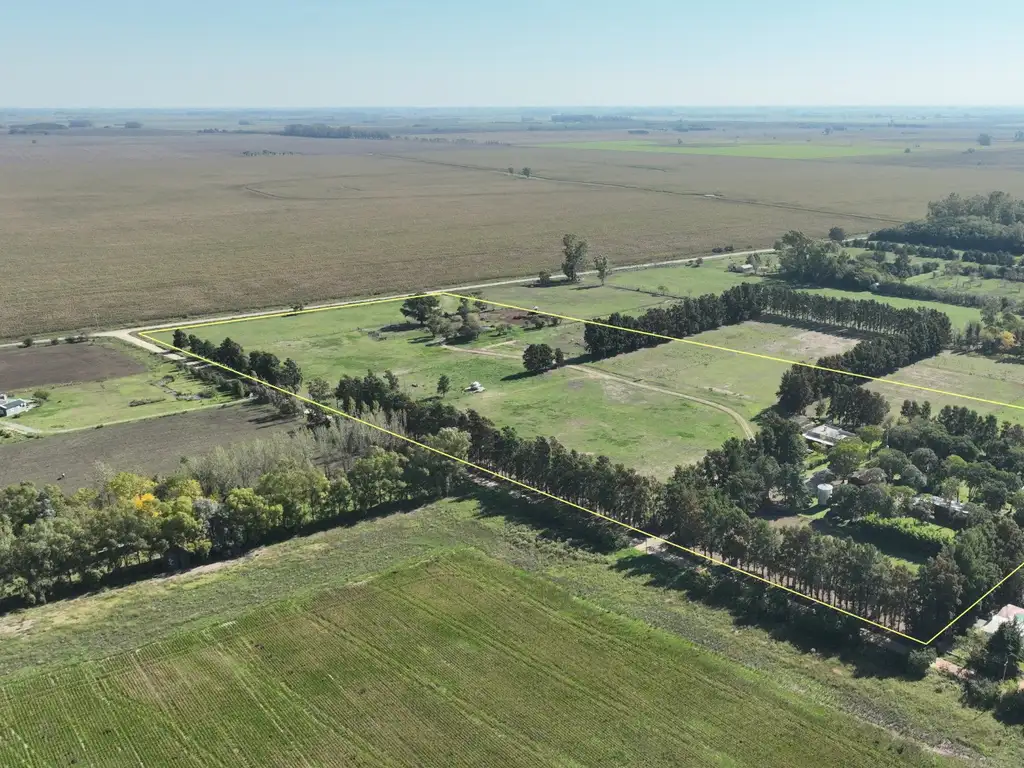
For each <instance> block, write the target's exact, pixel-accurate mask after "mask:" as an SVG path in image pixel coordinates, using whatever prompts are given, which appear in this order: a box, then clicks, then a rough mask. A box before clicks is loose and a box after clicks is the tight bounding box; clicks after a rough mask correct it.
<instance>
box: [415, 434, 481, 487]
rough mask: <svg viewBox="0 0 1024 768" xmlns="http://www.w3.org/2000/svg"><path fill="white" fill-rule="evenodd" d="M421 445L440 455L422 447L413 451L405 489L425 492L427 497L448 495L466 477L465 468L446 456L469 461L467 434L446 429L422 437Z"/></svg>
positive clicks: (468, 439)
mask: <svg viewBox="0 0 1024 768" xmlns="http://www.w3.org/2000/svg"><path fill="white" fill-rule="evenodd" d="M423 443H424V444H425V445H427V446H429V447H430V448H433V449H435V451H440V453H435V451H428V450H426V449H423V448H417V449H416V450H414V451H413V452H412V455H411V456H410V458H409V463H408V465H407V466H406V477H407V478H408V486H409V487H410V488H415V489H417V490H421V491H423V492H425V493H426V495H427V496H432V497H440V496H448V495H450V494H451V493H452V491H453V490H454V489H455V488H456V487H457V486H458V485H459V484H460V483H461V482H462V481H463V480H464V479H465V476H466V468H465V466H464V465H462V464H460V463H458V462H456V461H452V459H451V458H448V457H454V458H456V459H462V460H467V459H468V458H469V446H470V438H469V434H468V433H466V432H462V431H461V430H458V429H455V428H454V427H445V428H444V429H442V430H441V431H440V432H438V433H437V434H436V435H428V436H427V437H425V438H424V439H423ZM442 454H443V455H442Z"/></svg>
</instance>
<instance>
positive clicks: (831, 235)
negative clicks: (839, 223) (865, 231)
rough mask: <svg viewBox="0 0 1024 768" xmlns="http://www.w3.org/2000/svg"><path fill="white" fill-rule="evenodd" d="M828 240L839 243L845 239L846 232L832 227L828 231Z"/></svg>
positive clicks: (840, 228)
mask: <svg viewBox="0 0 1024 768" xmlns="http://www.w3.org/2000/svg"><path fill="white" fill-rule="evenodd" d="M828 239H829V240H833V241H835V242H837V243H841V242H843V241H844V240H845V239H846V230H845V229H843V228H842V227H832V228H831V229H830V230H829V231H828Z"/></svg>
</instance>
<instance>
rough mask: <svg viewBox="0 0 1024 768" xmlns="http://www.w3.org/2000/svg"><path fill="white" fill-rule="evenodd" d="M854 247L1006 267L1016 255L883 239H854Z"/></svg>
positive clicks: (1012, 263)
mask: <svg viewBox="0 0 1024 768" xmlns="http://www.w3.org/2000/svg"><path fill="white" fill-rule="evenodd" d="M851 245H852V246H854V247H855V248H864V249H866V250H869V251H874V252H876V253H892V254H895V255H897V256H904V255H905V256H920V257H922V258H929V259H941V260H943V261H969V262H971V263H974V264H994V265H997V266H1003V267H1008V266H1012V265H1014V264H1016V263H1017V257H1016V256H1014V255H1013V254H1012V253H1010V252H1009V251H996V252H995V253H992V252H989V251H979V250H978V249H976V248H968V249H966V250H964V251H957V250H955V249H953V248H950V247H949V246H936V247H934V248H932V247H929V246H927V245H913V244H907V245H904V244H903V243H895V242H892V243H891V242H886V241H884V240H854V241H853V242H852V243H851Z"/></svg>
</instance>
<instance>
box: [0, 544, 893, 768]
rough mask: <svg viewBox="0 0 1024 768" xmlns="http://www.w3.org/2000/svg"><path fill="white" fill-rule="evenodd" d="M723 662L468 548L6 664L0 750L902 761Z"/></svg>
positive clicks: (192, 755)
mask: <svg viewBox="0 0 1024 768" xmlns="http://www.w3.org/2000/svg"><path fill="white" fill-rule="evenodd" d="M725 669H728V667H726V666H725V665H724V663H723V662H721V661H719V660H715V659H713V657H710V656H707V655H705V654H703V653H701V652H700V651H697V650H696V649H693V648H692V647H690V646H683V645H682V644H681V643H669V642H668V641H667V640H666V639H665V638H664V637H662V636H660V635H654V634H652V631H651V630H650V629H649V628H647V627H643V626H640V625H634V624H630V623H628V622H625V621H624V620H620V619H617V618H614V617H607V616H604V615H602V614H600V613H598V612H597V611H595V610H594V609H592V608H590V607H589V606H586V605H584V604H582V603H579V602H578V601H575V600H574V599H573V598H572V597H571V596H569V595H568V594H567V593H564V592H562V591H560V590H558V589H557V588H554V587H553V586H551V585H549V584H545V583H541V582H534V581H532V580H529V579H526V578H524V577H523V576H522V575H520V574H518V573H517V572H514V571H512V570H511V569H507V568H506V567H504V566H497V565H495V564H493V563H492V562H491V561H485V560H484V559H483V558H481V557H480V556H477V555H474V554H471V553H464V554H455V555H450V556H446V557H443V558H440V559H437V560H433V561H430V562H427V563H424V564H422V565H420V566H416V567H412V568H407V569H403V570H399V571H396V572H393V573H391V574H388V575H386V576H384V577H380V578H378V579H376V580H374V581H371V582H369V583H367V584H363V585H359V586H353V587H348V588H343V589H340V590H336V591H334V592H331V593H328V594H326V595H323V596H320V597H318V598H315V599H313V598H305V599H303V600H302V601H301V602H294V603H284V604H278V605H274V606H268V607H265V608H261V609H259V610H257V611H255V612H253V613H251V614H249V615H248V616H245V617H242V618H240V619H238V620H237V621H235V622H229V623H227V624H225V625H221V626H219V627H211V628H207V629H205V630H201V631H196V632H191V633H187V634H182V635H178V636H176V637H174V638H172V639H169V640H168V641H165V642H161V643H157V644H153V645H149V646H145V647H143V648H140V649H139V650H137V651H135V652H132V653H127V654H122V655H120V656H115V657H112V658H108V659H106V660H103V661H100V662H94V663H87V664H83V665H80V666H77V667H73V668H69V669H65V670H62V671H58V672H54V673H50V674H39V675H36V676H35V677H28V678H25V679H23V680H20V681H17V682H12V683H9V684H8V685H7V686H5V687H3V688H0V722H2V723H4V724H5V725H6V727H5V728H4V729H3V730H2V732H0V765H4V766H8V765H10V766H30V767H35V766H45V767H46V768H50V767H51V766H61V765H72V764H74V765H76V766H104V767H106V766H111V767H113V766H137V765H146V766H162V765H173V766H229V765H230V766H253V767H255V766H278V765H279V766H331V765H338V766H341V765H345V766H350V765H357V766H358V765H366V766H371V765H372V766H389V765H445V766H449V765H450V766H477V765H506V766H517V765H523V766H534V765H552V764H564V763H569V762H575V763H576V764H585V765H616V766H617V765H635V764H644V765H663V764H664V765H674V764H679V762H680V761H683V760H685V761H686V762H687V763H688V764H718V763H720V762H722V761H723V760H727V761H731V762H734V763H735V764H744V765H746V764H751V765H753V764H757V765H780V764H784V765H794V766H799V765H810V764H816V763H820V761H821V759H822V758H823V756H824V755H825V754H826V753H827V754H829V755H830V756H838V759H842V760H846V761H852V762H851V764H852V763H864V762H871V763H872V764H886V763H887V762H891V761H888V760H885V759H884V757H885V756H887V755H888V754H889V753H888V752H886V751H884V750H883V751H879V750H878V748H877V746H876V744H875V743H872V742H871V741H870V740H867V739H858V738H857V736H856V734H854V735H852V736H850V737H848V738H846V739H845V740H843V739H841V740H840V742H839V743H833V744H829V743H827V742H828V740H829V739H833V740H834V738H835V731H836V730H837V729H836V727H835V724H834V723H833V722H832V721H830V720H829V717H828V716H826V715H824V714H823V713H821V712H818V711H816V710H814V709H812V708H806V707H804V708H801V705H795V704H793V703H791V702H788V701H786V700H785V699H784V698H782V697H781V696H779V694H778V693H776V692H774V689H765V688H764V685H765V682H764V681H763V680H759V679H753V678H752V676H750V675H749V674H740V675H739V676H737V673H736V672H735V671H733V672H723V670H725ZM761 695H767V696H768V697H769V698H768V700H767V701H766V702H765V703H763V704H762V703H761V701H760V696H761ZM757 718H761V719H763V720H764V727H763V728H757V729H751V728H749V723H750V722H752V721H754V720H755V719H757ZM854 730H856V728H855V729H854ZM815 740H821V743H820V744H818V743H816V741H815ZM877 740H878V739H877V738H876V742H877ZM72 761H74V762H72Z"/></svg>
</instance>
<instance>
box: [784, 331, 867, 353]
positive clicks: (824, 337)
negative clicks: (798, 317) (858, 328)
mask: <svg viewBox="0 0 1024 768" xmlns="http://www.w3.org/2000/svg"><path fill="white" fill-rule="evenodd" d="M794 342H795V344H794ZM857 342H858V340H857V339H854V338H843V337H842V336H834V335H832V334H831V333H822V332H820V331H802V332H801V333H798V334H796V336H794V337H793V338H792V340H790V341H788V342H785V347H786V348H787V349H789V350H792V351H795V352H796V354H798V355H799V356H800V358H801V359H803V358H805V357H807V358H811V357H813V358H819V357H825V356H827V355H837V354H839V353H841V352H845V351H846V350H848V349H852V348H853V347H855V346H857ZM772 346H775V345H772ZM791 354H792V352H791Z"/></svg>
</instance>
